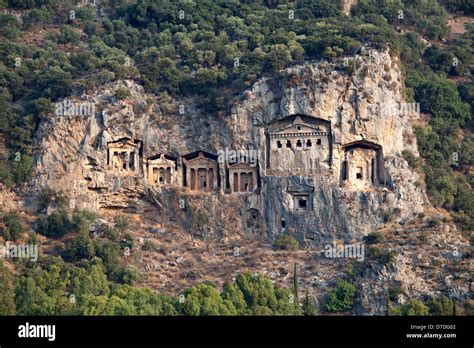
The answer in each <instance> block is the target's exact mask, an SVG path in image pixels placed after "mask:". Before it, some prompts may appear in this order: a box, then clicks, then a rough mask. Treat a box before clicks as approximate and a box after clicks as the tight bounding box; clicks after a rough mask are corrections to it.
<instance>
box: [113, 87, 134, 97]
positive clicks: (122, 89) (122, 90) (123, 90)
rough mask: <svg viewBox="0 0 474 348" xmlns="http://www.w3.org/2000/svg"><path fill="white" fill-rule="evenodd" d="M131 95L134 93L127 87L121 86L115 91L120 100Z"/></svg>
mask: <svg viewBox="0 0 474 348" xmlns="http://www.w3.org/2000/svg"><path fill="white" fill-rule="evenodd" d="M131 95H132V94H131V93H130V91H129V90H128V89H126V88H125V87H119V88H117V90H116V91H115V96H116V97H117V99H118V100H121V99H127V98H129V97H130V96H131Z"/></svg>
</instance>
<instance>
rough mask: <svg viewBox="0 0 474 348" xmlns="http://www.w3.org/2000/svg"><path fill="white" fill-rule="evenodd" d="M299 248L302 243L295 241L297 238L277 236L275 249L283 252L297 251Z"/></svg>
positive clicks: (274, 244)
mask: <svg viewBox="0 0 474 348" xmlns="http://www.w3.org/2000/svg"><path fill="white" fill-rule="evenodd" d="M299 246H300V243H299V242H298V241H297V240H296V239H295V237H293V236H290V235H287V234H281V235H279V236H277V237H276V239H275V242H274V243H273V247H274V248H276V249H283V250H296V249H298V248H299Z"/></svg>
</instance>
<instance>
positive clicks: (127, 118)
mask: <svg viewBox="0 0 474 348" xmlns="http://www.w3.org/2000/svg"><path fill="white" fill-rule="evenodd" d="M119 87H122V88H126V89H127V90H128V91H130V94H131V96H130V97H128V98H126V99H125V100H118V99H117V97H116V95H115V91H116V90H117V88H119ZM402 88H403V86H402V79H401V73H400V67H399V65H398V58H396V57H391V56H390V54H389V53H388V52H376V51H371V50H368V49H364V50H363V51H362V52H361V54H359V55H357V56H355V57H351V58H348V59H346V60H344V61H342V62H339V63H328V62H312V63H307V64H305V65H301V66H296V67H292V68H290V69H287V70H285V71H283V72H282V73H281V76H279V77H274V78H263V79H261V80H260V81H258V82H257V83H256V84H255V85H254V86H253V87H252V89H251V90H248V91H246V92H245V93H244V94H243V95H242V97H241V98H240V99H239V100H238V101H236V102H235V103H234V106H233V108H232V112H231V113H230V114H229V115H224V116H214V115H205V114H203V112H202V110H200V109H198V108H196V106H195V104H194V103H193V100H191V99H182V100H171V101H167V100H165V99H164V98H161V97H158V98H157V97H156V96H153V95H149V94H146V93H145V92H144V90H143V88H142V87H141V86H139V85H137V84H135V83H133V82H131V81H119V82H116V83H114V84H110V85H107V86H104V87H101V88H99V89H97V90H95V91H94V92H93V93H90V94H87V95H83V96H81V97H78V98H72V97H71V99H72V102H73V103H76V104H78V103H79V104H80V103H91V104H93V105H94V106H95V112H94V113H92V114H90V115H77V114H76V115H72V116H64V115H61V116H60V115H51V117H50V118H48V121H44V122H42V123H41V124H40V127H39V129H38V132H37V134H36V140H35V148H36V155H35V177H34V180H33V182H32V184H33V187H34V188H39V187H41V186H53V187H56V188H58V189H63V190H66V191H67V193H68V195H69V196H70V198H71V201H72V203H71V205H72V206H74V207H79V208H80V207H83V208H88V209H92V210H98V209H117V208H118V209H127V211H129V212H136V213H141V212H143V211H144V210H147V209H151V208H150V207H151V206H155V207H158V205H159V207H158V208H159V209H160V216H161V218H162V219H163V221H164V222H166V221H167V219H168V217H169V216H172V215H173V214H175V207H174V206H172V205H171V204H168V203H167V202H166V201H163V200H161V201H160V198H159V196H160V194H161V193H160V192H162V191H160V190H158V191H154V190H155V188H153V187H151V186H150V184H149V182H148V181H147V179H146V177H145V175H146V169H145V167H144V166H145V162H146V158H147V157H150V156H154V155H156V154H167V155H169V156H172V157H174V158H177V159H178V160H177V162H178V166H180V165H181V162H180V158H181V156H183V155H186V154H190V153H192V152H195V151H206V152H208V153H211V154H218V153H219V151H223V150H225V149H235V150H242V149H255V150H256V151H257V153H258V161H259V173H258V174H259V178H260V183H259V189H258V190H257V191H256V192H254V193H248V194H244V195H241V196H239V197H240V198H239V199H230V197H231V196H232V195H229V194H227V193H225V182H226V178H225V171H224V169H223V168H222V167H221V170H220V182H221V189H220V191H218V192H216V193H203V194H197V195H196V194H191V193H189V191H188V190H187V189H184V188H183V187H181V186H180V185H178V186H177V187H176V188H175V191H173V192H174V193H173V194H174V195H175V196H176V200H177V201H179V200H180V199H185V198H186V197H188V196H189V195H190V194H191V195H192V197H193V201H194V204H195V205H196V206H198V207H201V208H202V209H204V210H206V211H207V213H208V215H210V216H211V217H213V218H211V219H210V221H209V226H208V228H209V229H210V230H218V229H221V228H222V226H220V225H222V224H221V223H220V222H219V219H220V218H222V219H226V218H229V217H231V216H238V217H239V219H238V220H239V221H237V222H236V225H235V226H233V227H232V230H233V231H235V233H237V234H239V233H240V234H244V233H246V232H249V229H250V230H252V231H250V232H252V233H255V231H253V230H254V229H258V231H257V232H259V233H260V234H263V235H264V236H265V237H266V238H267V239H268V240H269V241H272V240H273V239H274V238H275V236H276V235H277V234H279V233H293V234H294V235H295V237H296V238H298V239H299V240H300V241H301V242H302V243H316V244H319V243H321V242H324V241H329V240H332V239H334V238H337V239H343V240H351V239H354V238H360V237H361V236H362V235H365V234H367V233H368V232H371V231H372V230H374V229H376V228H377V227H378V226H380V225H381V224H383V223H384V216H386V214H387V213H390V214H393V215H394V218H395V219H396V220H403V219H409V218H411V217H413V216H414V215H415V214H417V213H419V212H422V211H423V206H424V204H426V203H427V200H426V197H425V194H424V192H423V186H422V185H419V181H420V178H419V177H418V174H417V173H415V172H413V171H412V170H411V169H410V168H409V167H408V165H407V163H406V161H405V160H404V159H403V158H402V157H401V151H402V150H404V149H408V150H410V151H412V152H413V153H415V154H417V149H416V144H415V142H413V141H412V140H411V139H412V138H413V134H412V131H411V126H410V122H409V117H408V116H406V115H400V113H397V112H395V113H390V112H388V113H387V112H384V109H383V108H384V106H386V105H400V103H403V96H402V95H403V94H402ZM297 114H298V115H304V117H307V118H308V119H310V120H311V119H316V118H317V119H320V120H321V121H324V122H328V123H329V124H330V128H331V129H330V135H328V136H329V138H328V139H329V142H330V144H331V145H330V146H331V152H332V153H331V159H330V163H329V164H328V165H324V166H321V168H319V167H318V168H313V167H311V168H309V167H308V168H304V169H305V170H308V169H311V170H310V171H309V173H304V174H301V173H299V172H298V171H296V170H295V169H294V168H291V167H289V166H288V163H285V161H284V160H282V161H280V162H279V168H272V169H278V170H279V171H280V174H279V175H277V176H276V175H272V174H271V173H270V172H269V171H268V168H267V162H268V148H267V135H266V131H267V129H268V127H270V126H271V125H272V124H276V123H278V122H284V121H285V120H286V119H287V118H288V117H289V116H292V115H297ZM123 138H126V139H130V141H132V142H133V141H135V142H137V144H140V146H139V148H140V150H139V154H138V155H139V159H138V162H137V163H136V165H137V169H136V170H135V171H134V172H127V173H119V174H118V173H116V172H114V171H112V170H111V168H110V158H108V152H107V146H108V144H109V143H111V142H114V141H117V140H119V139H123ZM357 141H362V142H367V143H370V144H372V143H373V144H376V145H377V146H378V147H380V148H381V149H382V150H383V158H382V157H381V158H382V162H380V163H381V164H380V166H381V167H382V164H383V167H384V169H383V173H384V179H383V180H384V182H380V183H378V184H377V185H370V184H369V185H365V186H360V185H359V186H357V185H352V184H351V183H350V182H344V183H343V182H342V181H341V178H342V177H341V172H342V169H343V168H342V165H343V161H344V152H345V145H346V144H348V143H354V142H357ZM178 169H179V168H178ZM281 173H283V175H281ZM295 190H296V191H295ZM305 190H306V191H308V192H307V193H305V192H306V191H305ZM209 196H212V198H210V197H209ZM300 196H301V197H303V200H306V199H307V200H308V202H307V203H304V204H305V207H306V204H309V206H308V208H309V209H301V210H298V209H295V204H297V203H295V202H296V201H295V197H300ZM210 200H211V201H213V206H215V207H219V206H221V207H227V208H226V210H225V211H224V210H223V211H222V216H220V217H217V216H213V211H212V210H211V209H210V208H209V207H208V206H206V204H209V201H210ZM229 201H232V202H233V205H232V204H228V202H229ZM302 204H303V203H302ZM249 219H250V220H253V222H252V223H250V224H249V223H247V222H248V221H249ZM182 227H183V228H185V225H184V223H183V225H182ZM311 241H312V242H311Z"/></svg>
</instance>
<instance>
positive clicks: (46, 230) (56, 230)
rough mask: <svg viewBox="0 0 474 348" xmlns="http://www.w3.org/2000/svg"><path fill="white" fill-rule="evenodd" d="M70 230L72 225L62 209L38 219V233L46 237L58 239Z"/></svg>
mask: <svg viewBox="0 0 474 348" xmlns="http://www.w3.org/2000/svg"><path fill="white" fill-rule="evenodd" d="M71 230H72V223H71V220H70V219H69V216H68V213H67V211H66V210H64V209H58V210H55V211H54V212H52V213H51V214H50V215H48V216H47V217H41V218H39V219H38V232H39V233H41V234H42V235H44V236H46V237H51V238H59V237H62V236H64V235H65V234H66V233H68V232H70V231H71Z"/></svg>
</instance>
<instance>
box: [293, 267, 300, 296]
mask: <svg viewBox="0 0 474 348" xmlns="http://www.w3.org/2000/svg"><path fill="white" fill-rule="evenodd" d="M293 294H294V295H295V302H296V304H298V298H299V297H298V272H297V270H296V263H293Z"/></svg>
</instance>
